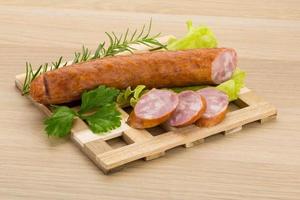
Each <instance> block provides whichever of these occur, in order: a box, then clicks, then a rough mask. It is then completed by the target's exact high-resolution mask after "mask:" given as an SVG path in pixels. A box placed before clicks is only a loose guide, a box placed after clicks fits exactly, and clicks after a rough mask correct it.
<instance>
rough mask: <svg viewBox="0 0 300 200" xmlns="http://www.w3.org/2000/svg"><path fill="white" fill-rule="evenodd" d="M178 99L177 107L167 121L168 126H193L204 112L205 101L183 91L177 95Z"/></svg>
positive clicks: (200, 97) (191, 92) (194, 94)
mask: <svg viewBox="0 0 300 200" xmlns="http://www.w3.org/2000/svg"><path fill="white" fill-rule="evenodd" d="M178 98H179V103H178V106H177V107H176V110H175V112H174V113H173V114H172V115H171V117H170V119H169V120H168V122H167V124H168V125H170V126H176V127H182V126H187V125H190V124H193V123H194V122H195V121H197V120H198V119H199V118H200V117H201V116H202V115H203V113H204V112H205V109H206V102H205V99H204V97H202V96H200V95H198V94H197V93H196V92H194V91H184V92H181V93H179V94H178Z"/></svg>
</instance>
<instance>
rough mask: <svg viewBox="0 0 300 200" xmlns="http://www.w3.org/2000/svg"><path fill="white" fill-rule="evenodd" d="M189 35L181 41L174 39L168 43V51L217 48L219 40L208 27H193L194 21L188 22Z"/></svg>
mask: <svg viewBox="0 0 300 200" xmlns="http://www.w3.org/2000/svg"><path fill="white" fill-rule="evenodd" d="M187 27H188V33H187V34H186V36H184V37H183V38H181V39H176V38H174V37H172V38H170V39H169V41H168V45H167V49H169V50H185V49H195V48H215V47H217V38H216V37H215V35H214V33H213V32H212V30H211V29H210V28H209V27H207V26H198V27H193V25H192V21H187Z"/></svg>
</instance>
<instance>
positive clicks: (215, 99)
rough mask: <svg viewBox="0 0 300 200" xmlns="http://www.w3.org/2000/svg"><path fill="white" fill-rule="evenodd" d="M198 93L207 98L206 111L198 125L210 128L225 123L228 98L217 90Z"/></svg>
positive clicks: (206, 89)
mask: <svg viewBox="0 0 300 200" xmlns="http://www.w3.org/2000/svg"><path fill="white" fill-rule="evenodd" d="M197 93H198V94H199V95H201V96H203V97H204V98H205V100H206V111H205V113H204V114H203V115H202V117H201V118H200V119H199V120H198V121H197V122H196V125H198V126H205V127H210V126H214V125H216V124H218V123H220V122H221V121H223V120H224V118H225V115H226V112H227V108H228V104H229V100H228V96H227V95H226V94H225V93H223V92H221V91H219V90H217V89H215V88H205V89H201V90H198V91H197Z"/></svg>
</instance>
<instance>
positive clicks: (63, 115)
mask: <svg viewBox="0 0 300 200" xmlns="http://www.w3.org/2000/svg"><path fill="white" fill-rule="evenodd" d="M75 116H76V112H75V111H74V110H72V109H71V108H68V107H66V106H58V107H56V109H55V110H54V112H53V114H52V116H50V117H48V118H47V119H46V120H45V121H44V124H45V125H46V127H45V131H46V132H47V134H48V136H56V137H64V136H66V135H68V134H69V133H70V130H71V128H72V124H73V120H74V118H75Z"/></svg>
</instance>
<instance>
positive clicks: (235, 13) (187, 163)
mask: <svg viewBox="0 0 300 200" xmlns="http://www.w3.org/2000/svg"><path fill="white" fill-rule="evenodd" d="M49 2H50V1H49ZM49 2H48V3H45V2H43V1H32V0H28V1H2V0H1V1H0V58H1V64H0V65H1V73H0V76H1V78H0V87H1V90H0V97H1V100H0V101H1V103H0V106H1V111H2V113H1V115H0V123H1V124H0V125H1V126H0V130H1V131H0V132H1V134H0V158H1V161H0V199H95V198H99V199H108V200H109V199H295V200H296V199H299V197H300V100H299V99H300V84H299V82H298V81H299V75H300V56H299V47H300V21H299V19H300V3H299V1H296V0H295V1H292V0H290V1H271V0H263V1H262V0H260V1H258V0H253V1H249V2H247V3H246V2H241V1H234V0H230V1H224V0H220V1H179V0H174V1H164V2H162V1H154V0H149V1H148V0H147V1H121V0H119V1H112V0H111V1H84V2H83V1H76V0H74V1H51V3H49ZM150 17H152V19H153V23H154V27H153V30H154V32H156V31H160V32H162V33H164V34H173V35H176V36H180V35H182V34H184V33H185V31H186V30H185V25H184V22H185V21H186V20H187V19H192V20H193V21H194V23H195V24H199V23H202V24H207V25H209V26H211V27H212V28H213V29H214V30H215V33H216V35H217V36H218V38H219V43H220V46H230V47H234V48H236V49H237V51H238V54H239V57H240V60H239V66H240V67H241V68H242V69H244V70H246V71H247V73H248V77H247V86H248V87H249V88H251V89H253V90H255V91H256V92H258V93H259V94H260V95H262V96H263V97H264V98H265V99H267V100H268V101H271V102H272V103H273V104H274V105H275V106H276V107H277V108H278V111H279V116H278V120H277V121H272V122H268V123H266V124H263V125H260V124H251V125H249V126H247V127H246V128H244V129H243V130H242V131H241V132H239V133H237V134H232V135H229V136H227V137H221V136H220V137H219V136H217V137H214V138H211V139H210V140H209V141H208V142H206V143H204V144H201V145H199V146H195V147H193V148H189V149H184V148H176V149H174V150H171V152H168V153H167V154H166V156H164V157H163V158H160V159H156V160H153V161H150V162H149V163H147V165H145V164H144V163H142V162H143V161H138V162H135V163H133V164H132V166H131V167H130V168H126V169H125V170H123V171H121V172H119V173H115V174H112V175H110V176H105V175H103V174H102V173H101V172H100V171H99V170H98V169H97V167H96V166H95V165H94V164H93V163H92V162H90V161H89V160H88V159H87V158H86V157H85V156H84V155H83V154H82V153H81V152H80V151H79V150H78V149H77V147H76V146H75V145H74V144H73V143H72V142H71V141H69V140H68V139H64V140H58V139H49V138H48V137H47V136H46V135H45V134H44V133H43V131H42V129H43V124H42V120H43V118H44V115H43V114H42V113H41V112H39V111H38V110H37V108H35V107H34V106H33V105H32V104H31V103H30V102H29V101H28V100H27V99H25V98H23V97H22V96H20V94H19V93H18V91H17V89H16V88H15V86H14V77H15V75H16V74H20V73H22V72H23V71H24V64H25V62H26V61H31V62H32V63H33V64H35V65H37V64H40V63H43V62H45V61H51V60H54V59H56V58H58V57H59V56H60V55H63V56H66V58H71V57H72V55H73V52H74V50H78V49H79V48H80V46H81V45H82V44H85V45H87V46H88V47H91V48H95V47H96V45H97V42H98V41H101V40H102V39H103V38H104V31H109V30H115V31H116V32H119V33H120V32H123V31H124V30H125V29H126V28H127V27H130V28H134V27H137V26H140V25H142V24H143V23H145V22H146V21H148V20H149V18H150Z"/></svg>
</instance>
